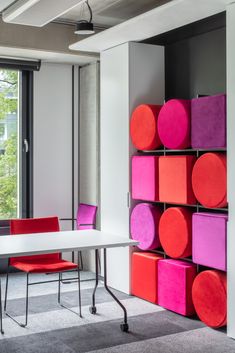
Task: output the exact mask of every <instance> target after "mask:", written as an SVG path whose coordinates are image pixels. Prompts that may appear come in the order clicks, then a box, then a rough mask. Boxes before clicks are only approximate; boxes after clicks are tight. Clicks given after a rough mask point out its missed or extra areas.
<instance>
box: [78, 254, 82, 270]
mask: <svg viewBox="0 0 235 353" xmlns="http://www.w3.org/2000/svg"><path fill="white" fill-rule="evenodd" d="M79 257H80V269H81V271H83V258H82V252H81V251H78V259H79Z"/></svg>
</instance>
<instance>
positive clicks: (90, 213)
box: [77, 203, 97, 230]
mask: <svg viewBox="0 0 235 353" xmlns="http://www.w3.org/2000/svg"><path fill="white" fill-rule="evenodd" d="M96 212H97V206H93V205H87V204H85V203H80V205H79V206H78V211H77V229H79V230H82V229H94V228H95V222H96Z"/></svg>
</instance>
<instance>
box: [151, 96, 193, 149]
mask: <svg viewBox="0 0 235 353" xmlns="http://www.w3.org/2000/svg"><path fill="white" fill-rule="evenodd" d="M190 116H191V114H190V101H188V100H184V99H170V100H169V101H168V102H167V103H165V104H164V105H163V107H162V109H161V110H160V113H159V115H158V134H159V137H160V140H161V142H162V143H163V145H164V146H166V147H167V148H171V149H181V148H187V147H189V146H190V125H191V123H190V120H191V118H190Z"/></svg>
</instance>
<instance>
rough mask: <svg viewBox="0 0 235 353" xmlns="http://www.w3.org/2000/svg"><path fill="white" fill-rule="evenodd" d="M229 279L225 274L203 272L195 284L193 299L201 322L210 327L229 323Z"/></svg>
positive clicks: (213, 271) (210, 271)
mask: <svg viewBox="0 0 235 353" xmlns="http://www.w3.org/2000/svg"><path fill="white" fill-rule="evenodd" d="M226 282H227V279H226V274H225V273H224V272H220V271H216V270H208V271H203V272H201V273H199V275H197V277H196V278H195V280H194V282H193V288H192V297H193V304H194V306H195V310H196V312H197V315H198V316H199V318H200V320H202V321H203V322H204V323H205V324H206V325H208V326H210V327H215V328H217V327H222V326H224V325H226V322H227V283H226Z"/></svg>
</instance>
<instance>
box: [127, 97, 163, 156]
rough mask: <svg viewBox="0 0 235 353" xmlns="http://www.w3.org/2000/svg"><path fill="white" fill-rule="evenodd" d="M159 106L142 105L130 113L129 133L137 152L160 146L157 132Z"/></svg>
mask: <svg viewBox="0 0 235 353" xmlns="http://www.w3.org/2000/svg"><path fill="white" fill-rule="evenodd" d="M160 109H161V106H160V105H150V104H142V105H139V106H138V107H137V108H136V109H135V110H134V111H133V113H132V116H131V125H130V133H131V140H132V143H133V145H134V146H135V147H136V148H137V149H139V150H153V149H155V148H158V147H159V146H160V145H161V141H160V139H159V136H158V131H157V119H158V114H159V111H160Z"/></svg>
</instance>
